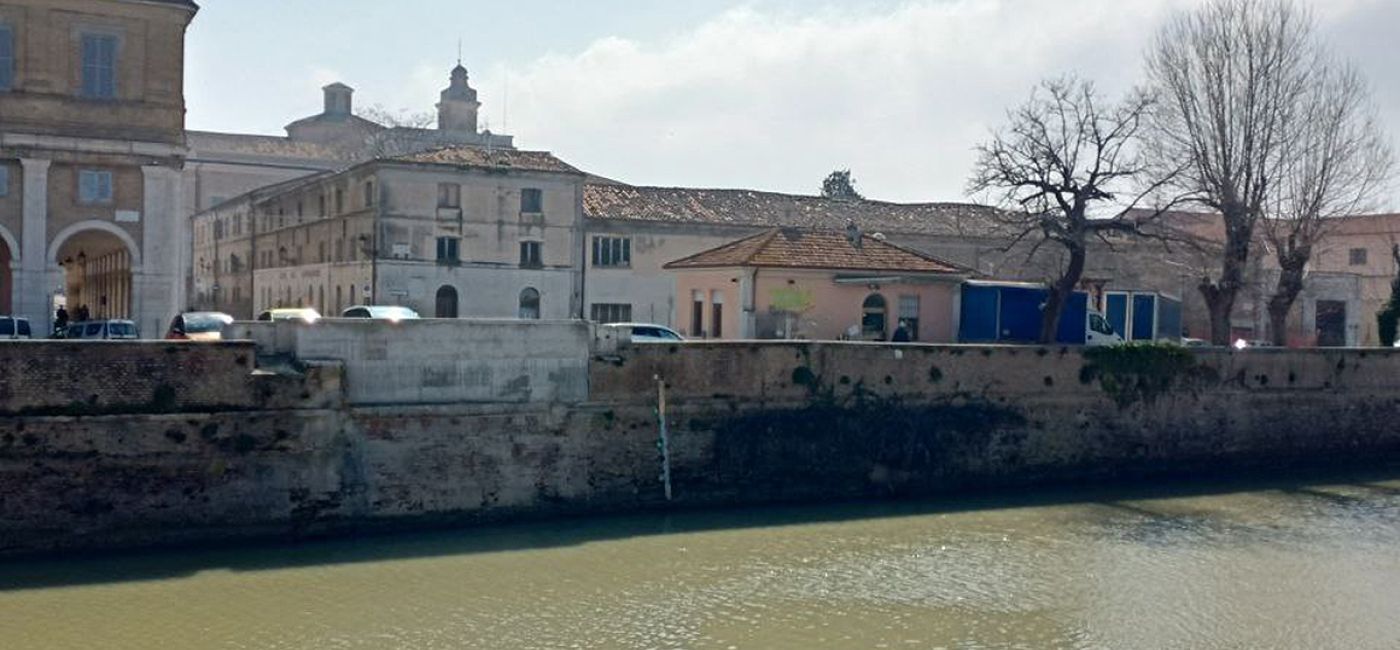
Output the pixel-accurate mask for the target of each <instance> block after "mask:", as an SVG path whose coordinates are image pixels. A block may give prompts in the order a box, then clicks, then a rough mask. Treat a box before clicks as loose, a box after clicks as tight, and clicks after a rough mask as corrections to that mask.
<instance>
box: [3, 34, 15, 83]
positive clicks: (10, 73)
mask: <svg viewBox="0 0 1400 650" xmlns="http://www.w3.org/2000/svg"><path fill="white" fill-rule="evenodd" d="M14 84H15V32H14V30H12V29H10V28H9V27H7V26H5V25H0V90H9V89H11V88H13V87H14Z"/></svg>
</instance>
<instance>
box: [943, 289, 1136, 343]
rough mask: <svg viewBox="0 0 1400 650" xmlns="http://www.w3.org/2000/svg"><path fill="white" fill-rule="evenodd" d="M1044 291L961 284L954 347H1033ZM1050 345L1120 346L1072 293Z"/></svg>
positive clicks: (1082, 296)
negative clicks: (994, 344) (979, 344)
mask: <svg viewBox="0 0 1400 650" xmlns="http://www.w3.org/2000/svg"><path fill="white" fill-rule="evenodd" d="M1049 294H1050V290H1049V289H1048V288H1046V287H1045V285H1043V284H1032V283H1025V282H986V281H978V280H968V281H967V282H964V283H963V285H962V297H961V300H960V302H959V306H960V309H961V311H960V312H959V315H958V342H959V343H1037V342H1039V341H1040V322H1041V313H1042V309H1043V308H1044V305H1045V301H1046V298H1047V297H1048V296H1049ZM1055 342H1056V343H1062V344H1065V345H1114V344H1117V343H1122V342H1123V337H1121V336H1119V335H1118V334H1117V333H1116V332H1115V331H1114V329H1113V327H1112V326H1111V325H1109V321H1108V319H1107V318H1105V317H1104V315H1103V314H1101V313H1099V312H1098V311H1096V310H1094V309H1091V308H1090V307H1089V294H1087V293H1084V292H1082V291H1076V292H1074V293H1073V294H1071V295H1070V298H1069V300H1068V301H1067V302H1066V303H1065V307H1064V311H1062V312H1061V313H1060V328H1059V331H1058V333H1057V334H1056V336H1055Z"/></svg>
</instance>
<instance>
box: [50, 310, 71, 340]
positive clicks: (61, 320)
mask: <svg viewBox="0 0 1400 650" xmlns="http://www.w3.org/2000/svg"><path fill="white" fill-rule="evenodd" d="M66 329H68V310H67V309H64V308H63V307H62V306H59V308H58V313H57V314H55V315H54V319H53V331H54V334H55V335H58V336H61V335H62V334H63V331H64V330H66Z"/></svg>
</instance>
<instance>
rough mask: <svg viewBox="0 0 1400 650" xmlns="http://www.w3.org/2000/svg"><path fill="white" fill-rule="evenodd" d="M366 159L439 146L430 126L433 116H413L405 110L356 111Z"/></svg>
mask: <svg viewBox="0 0 1400 650" xmlns="http://www.w3.org/2000/svg"><path fill="white" fill-rule="evenodd" d="M357 116H358V117H360V118H363V119H364V120H366V122H361V123H360V124H361V125H362V128H363V131H364V133H363V137H364V156H365V157H366V158H386V157H389V156H397V155H402V154H406V153H412V152H415V151H421V150H423V149H428V148H431V147H433V146H437V145H440V144H441V141H440V140H439V139H438V138H437V136H436V132H434V131H432V130H431V129H432V127H433V126H434V125H435V124H436V122H437V117H435V116H434V115H433V114H432V113H428V112H419V113H415V112H412V111H409V110H407V109H400V110H398V111H390V110H388V109H386V108H384V107H383V106H379V105H374V106H370V107H368V108H363V109H360V110H359V111H358V113H357Z"/></svg>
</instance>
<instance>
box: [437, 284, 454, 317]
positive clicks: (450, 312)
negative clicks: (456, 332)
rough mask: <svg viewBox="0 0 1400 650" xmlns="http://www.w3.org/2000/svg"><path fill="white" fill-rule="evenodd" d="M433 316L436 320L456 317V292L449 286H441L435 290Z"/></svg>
mask: <svg viewBox="0 0 1400 650" xmlns="http://www.w3.org/2000/svg"><path fill="white" fill-rule="evenodd" d="M433 315H434V316H436V317H438V318H456V317H457V290H456V289H454V288H452V286H451V285H446V284H444V285H442V286H441V287H439V288H438V290H437V307H436V309H434V310H433Z"/></svg>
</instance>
